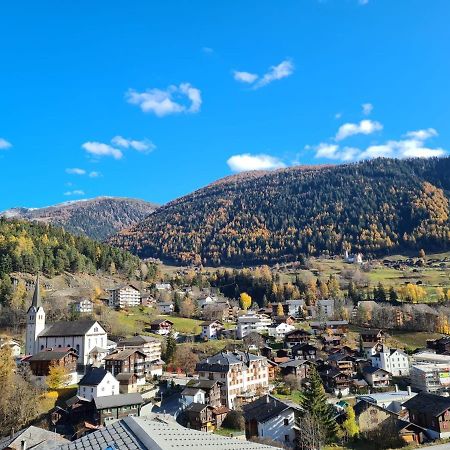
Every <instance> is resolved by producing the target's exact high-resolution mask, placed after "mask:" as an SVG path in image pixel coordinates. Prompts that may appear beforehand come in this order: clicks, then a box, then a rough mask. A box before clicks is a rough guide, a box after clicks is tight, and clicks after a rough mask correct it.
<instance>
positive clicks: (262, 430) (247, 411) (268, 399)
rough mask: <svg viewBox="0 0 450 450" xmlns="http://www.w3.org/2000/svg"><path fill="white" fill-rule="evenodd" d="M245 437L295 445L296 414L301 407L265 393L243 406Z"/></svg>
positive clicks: (291, 446) (290, 446)
mask: <svg viewBox="0 0 450 450" xmlns="http://www.w3.org/2000/svg"><path fill="white" fill-rule="evenodd" d="M242 410H243V414H244V419H245V437H246V438H247V439H249V440H250V439H252V438H267V439H271V440H274V441H276V442H278V443H280V444H282V445H283V446H286V447H289V448H294V447H295V416H296V414H298V413H299V412H300V407H299V406H298V405H296V404H295V403H292V402H288V401H282V400H279V399H277V398H275V397H272V396H271V395H264V396H263V397H260V398H258V399H257V400H255V401H254V402H251V403H249V404H247V405H244V406H243V407H242Z"/></svg>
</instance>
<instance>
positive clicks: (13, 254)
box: [0, 218, 140, 276]
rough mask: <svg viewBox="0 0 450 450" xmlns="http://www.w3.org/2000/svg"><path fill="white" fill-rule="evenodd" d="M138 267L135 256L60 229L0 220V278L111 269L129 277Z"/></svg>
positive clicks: (138, 263) (137, 260) (33, 223)
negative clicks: (15, 273)
mask: <svg viewBox="0 0 450 450" xmlns="http://www.w3.org/2000/svg"><path fill="white" fill-rule="evenodd" d="M139 267H140V261H139V259H138V258H137V257H136V256H133V255H131V254H130V253H127V252H125V251H122V250H120V249H118V248H115V247H112V246H110V245H106V244H100V243H98V242H95V241H93V240H91V239H89V238H87V237H84V236H74V235H72V234H70V233H67V232H66V231H64V230H63V229H62V228H58V227H54V226H50V225H44V224H40V223H36V222H25V221H19V220H10V219H5V218H0V276H1V275H3V274H8V273H10V272H28V273H36V272H37V271H42V272H44V273H45V274H47V275H48V276H53V275H55V274H57V273H61V272H63V271H68V272H72V273H75V272H88V273H95V272H96V270H98V269H100V270H111V268H113V269H114V270H117V271H121V272H124V273H125V274H127V275H128V274H131V273H133V272H134V271H135V270H136V269H138V268H139Z"/></svg>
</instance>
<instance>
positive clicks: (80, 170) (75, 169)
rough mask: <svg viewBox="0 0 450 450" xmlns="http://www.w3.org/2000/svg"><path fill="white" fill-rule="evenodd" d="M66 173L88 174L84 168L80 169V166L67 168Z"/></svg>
mask: <svg viewBox="0 0 450 450" xmlns="http://www.w3.org/2000/svg"><path fill="white" fill-rule="evenodd" d="M66 173H68V174H69V175H86V171H85V170H84V169H79V168H78V167H73V168H71V169H66Z"/></svg>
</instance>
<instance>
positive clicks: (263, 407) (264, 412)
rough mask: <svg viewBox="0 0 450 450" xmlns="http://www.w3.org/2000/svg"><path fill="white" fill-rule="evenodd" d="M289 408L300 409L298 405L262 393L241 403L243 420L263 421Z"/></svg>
mask: <svg viewBox="0 0 450 450" xmlns="http://www.w3.org/2000/svg"><path fill="white" fill-rule="evenodd" d="M289 408H293V409H295V410H297V411H299V410H300V406H298V405H294V404H293V403H288V402H284V401H281V400H279V399H278V398H275V397H272V396H271V395H264V396H263V397H260V398H258V399H257V400H255V401H253V402H251V403H248V404H247V405H243V407H242V411H243V413H244V417H245V420H256V421H257V422H260V423H264V422H267V421H268V420H270V419H272V418H273V417H276V416H279V415H280V414H281V413H282V412H283V411H285V410H286V409H289Z"/></svg>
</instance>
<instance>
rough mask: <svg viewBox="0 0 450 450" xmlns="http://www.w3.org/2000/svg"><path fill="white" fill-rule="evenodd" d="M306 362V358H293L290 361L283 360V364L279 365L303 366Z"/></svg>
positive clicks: (282, 366)
mask: <svg viewBox="0 0 450 450" xmlns="http://www.w3.org/2000/svg"><path fill="white" fill-rule="evenodd" d="M305 363H306V361H305V360H304V359H291V360H289V361H286V362H283V363H281V364H279V365H278V366H279V367H281V368H283V369H284V368H286V367H299V366H303V365H304V364H305Z"/></svg>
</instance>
